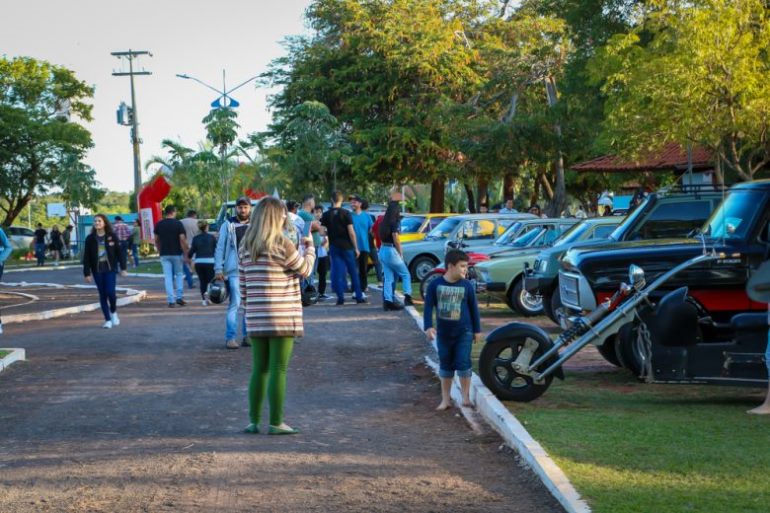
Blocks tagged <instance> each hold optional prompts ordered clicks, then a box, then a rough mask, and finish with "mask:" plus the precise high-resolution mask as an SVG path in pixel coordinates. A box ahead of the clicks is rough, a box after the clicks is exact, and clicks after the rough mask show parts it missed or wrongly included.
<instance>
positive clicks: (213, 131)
mask: <svg viewBox="0 0 770 513" xmlns="http://www.w3.org/2000/svg"><path fill="white" fill-rule="evenodd" d="M237 118H238V113H237V112H235V111H234V110H233V109H230V108H228V107H221V108H218V109H212V110H211V112H209V113H208V114H207V115H206V117H205V118H203V120H202V122H203V124H204V125H206V136H207V138H208V140H209V141H211V144H213V145H214V146H216V147H217V148H219V153H220V154H224V153H226V152H227V148H228V147H229V146H231V145H232V144H233V142H235V140H236V139H237V138H238V128H239V127H240V125H238V123H237V122H236V121H235V120H236V119H237Z"/></svg>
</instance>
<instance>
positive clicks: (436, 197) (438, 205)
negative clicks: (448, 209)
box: [430, 179, 444, 213]
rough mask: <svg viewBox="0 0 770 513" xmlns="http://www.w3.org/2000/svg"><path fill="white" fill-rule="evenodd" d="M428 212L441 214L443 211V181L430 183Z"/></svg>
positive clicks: (438, 180)
mask: <svg viewBox="0 0 770 513" xmlns="http://www.w3.org/2000/svg"><path fill="white" fill-rule="evenodd" d="M430 211H431V212H433V213H441V212H443V211H444V180H443V179H436V180H433V181H432V182H431V183H430Z"/></svg>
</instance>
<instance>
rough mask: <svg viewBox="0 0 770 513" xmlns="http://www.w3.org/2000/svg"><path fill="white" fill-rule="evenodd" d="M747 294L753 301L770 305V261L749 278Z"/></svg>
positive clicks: (764, 263)
mask: <svg viewBox="0 0 770 513" xmlns="http://www.w3.org/2000/svg"><path fill="white" fill-rule="evenodd" d="M746 293H747V294H748V295H749V298H751V300H752V301H756V302H757V303H770V260H766V261H765V262H763V263H762V265H760V266H759V267H758V268H757V269H756V270H755V271H754V272H753V273H751V277H749V282H748V283H747V284H746Z"/></svg>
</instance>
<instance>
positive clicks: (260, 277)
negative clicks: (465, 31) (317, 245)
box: [238, 240, 315, 337]
mask: <svg viewBox="0 0 770 513" xmlns="http://www.w3.org/2000/svg"><path fill="white" fill-rule="evenodd" d="M239 260H240V262H239V265H238V274H239V276H240V294H241V302H242V304H243V305H244V310H245V315H246V332H247V333H248V334H249V336H252V337H301V336H302V335H303V333H304V330H303V325H302V296H301V294H300V282H299V278H300V276H301V277H305V278H306V277H308V276H310V274H311V273H312V272H313V263H314V262H315V249H314V248H313V246H312V245H311V246H310V247H308V248H306V249H305V255H304V256H300V254H299V252H298V251H297V249H296V248H295V247H294V245H293V244H291V242H289V241H288V240H286V241H285V243H284V245H283V246H281V247H278V248H276V250H275V251H274V252H273V253H271V254H269V255H260V256H259V258H257V260H256V262H254V261H252V260H251V255H249V253H248V251H246V250H245V249H243V248H242V249H241V253H240V258H239Z"/></svg>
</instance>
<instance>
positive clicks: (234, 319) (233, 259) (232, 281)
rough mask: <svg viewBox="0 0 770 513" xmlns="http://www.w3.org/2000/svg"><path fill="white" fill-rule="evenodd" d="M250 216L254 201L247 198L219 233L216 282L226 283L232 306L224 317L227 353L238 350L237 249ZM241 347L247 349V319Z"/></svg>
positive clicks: (243, 328)
mask: <svg viewBox="0 0 770 513" xmlns="http://www.w3.org/2000/svg"><path fill="white" fill-rule="evenodd" d="M249 216H251V200H250V199H249V198H246V197H241V198H238V201H236V202H235V217H232V218H231V219H229V220H227V221H225V222H224V223H222V227H221V228H220V229H219V239H218V240H217V250H216V252H215V253H214V272H215V273H216V275H215V278H216V279H218V280H223V281H224V282H225V286H226V287H227V290H228V295H229V297H230V303H229V305H228V307H227V316H226V317H225V346H226V347H227V348H228V349H238V346H239V344H238V340H237V336H238V310H240V307H241V294H240V287H239V285H240V279H239V277H238V247H239V246H240V244H241V240H242V239H243V235H244V234H245V233H246V229H247V228H248V227H249ZM241 328H242V329H241V333H242V337H243V338H242V339H241V340H242V341H241V344H242V345H244V346H246V345H248V342H247V340H248V339H247V337H246V318H245V317H244V318H243V319H242V320H241Z"/></svg>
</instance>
